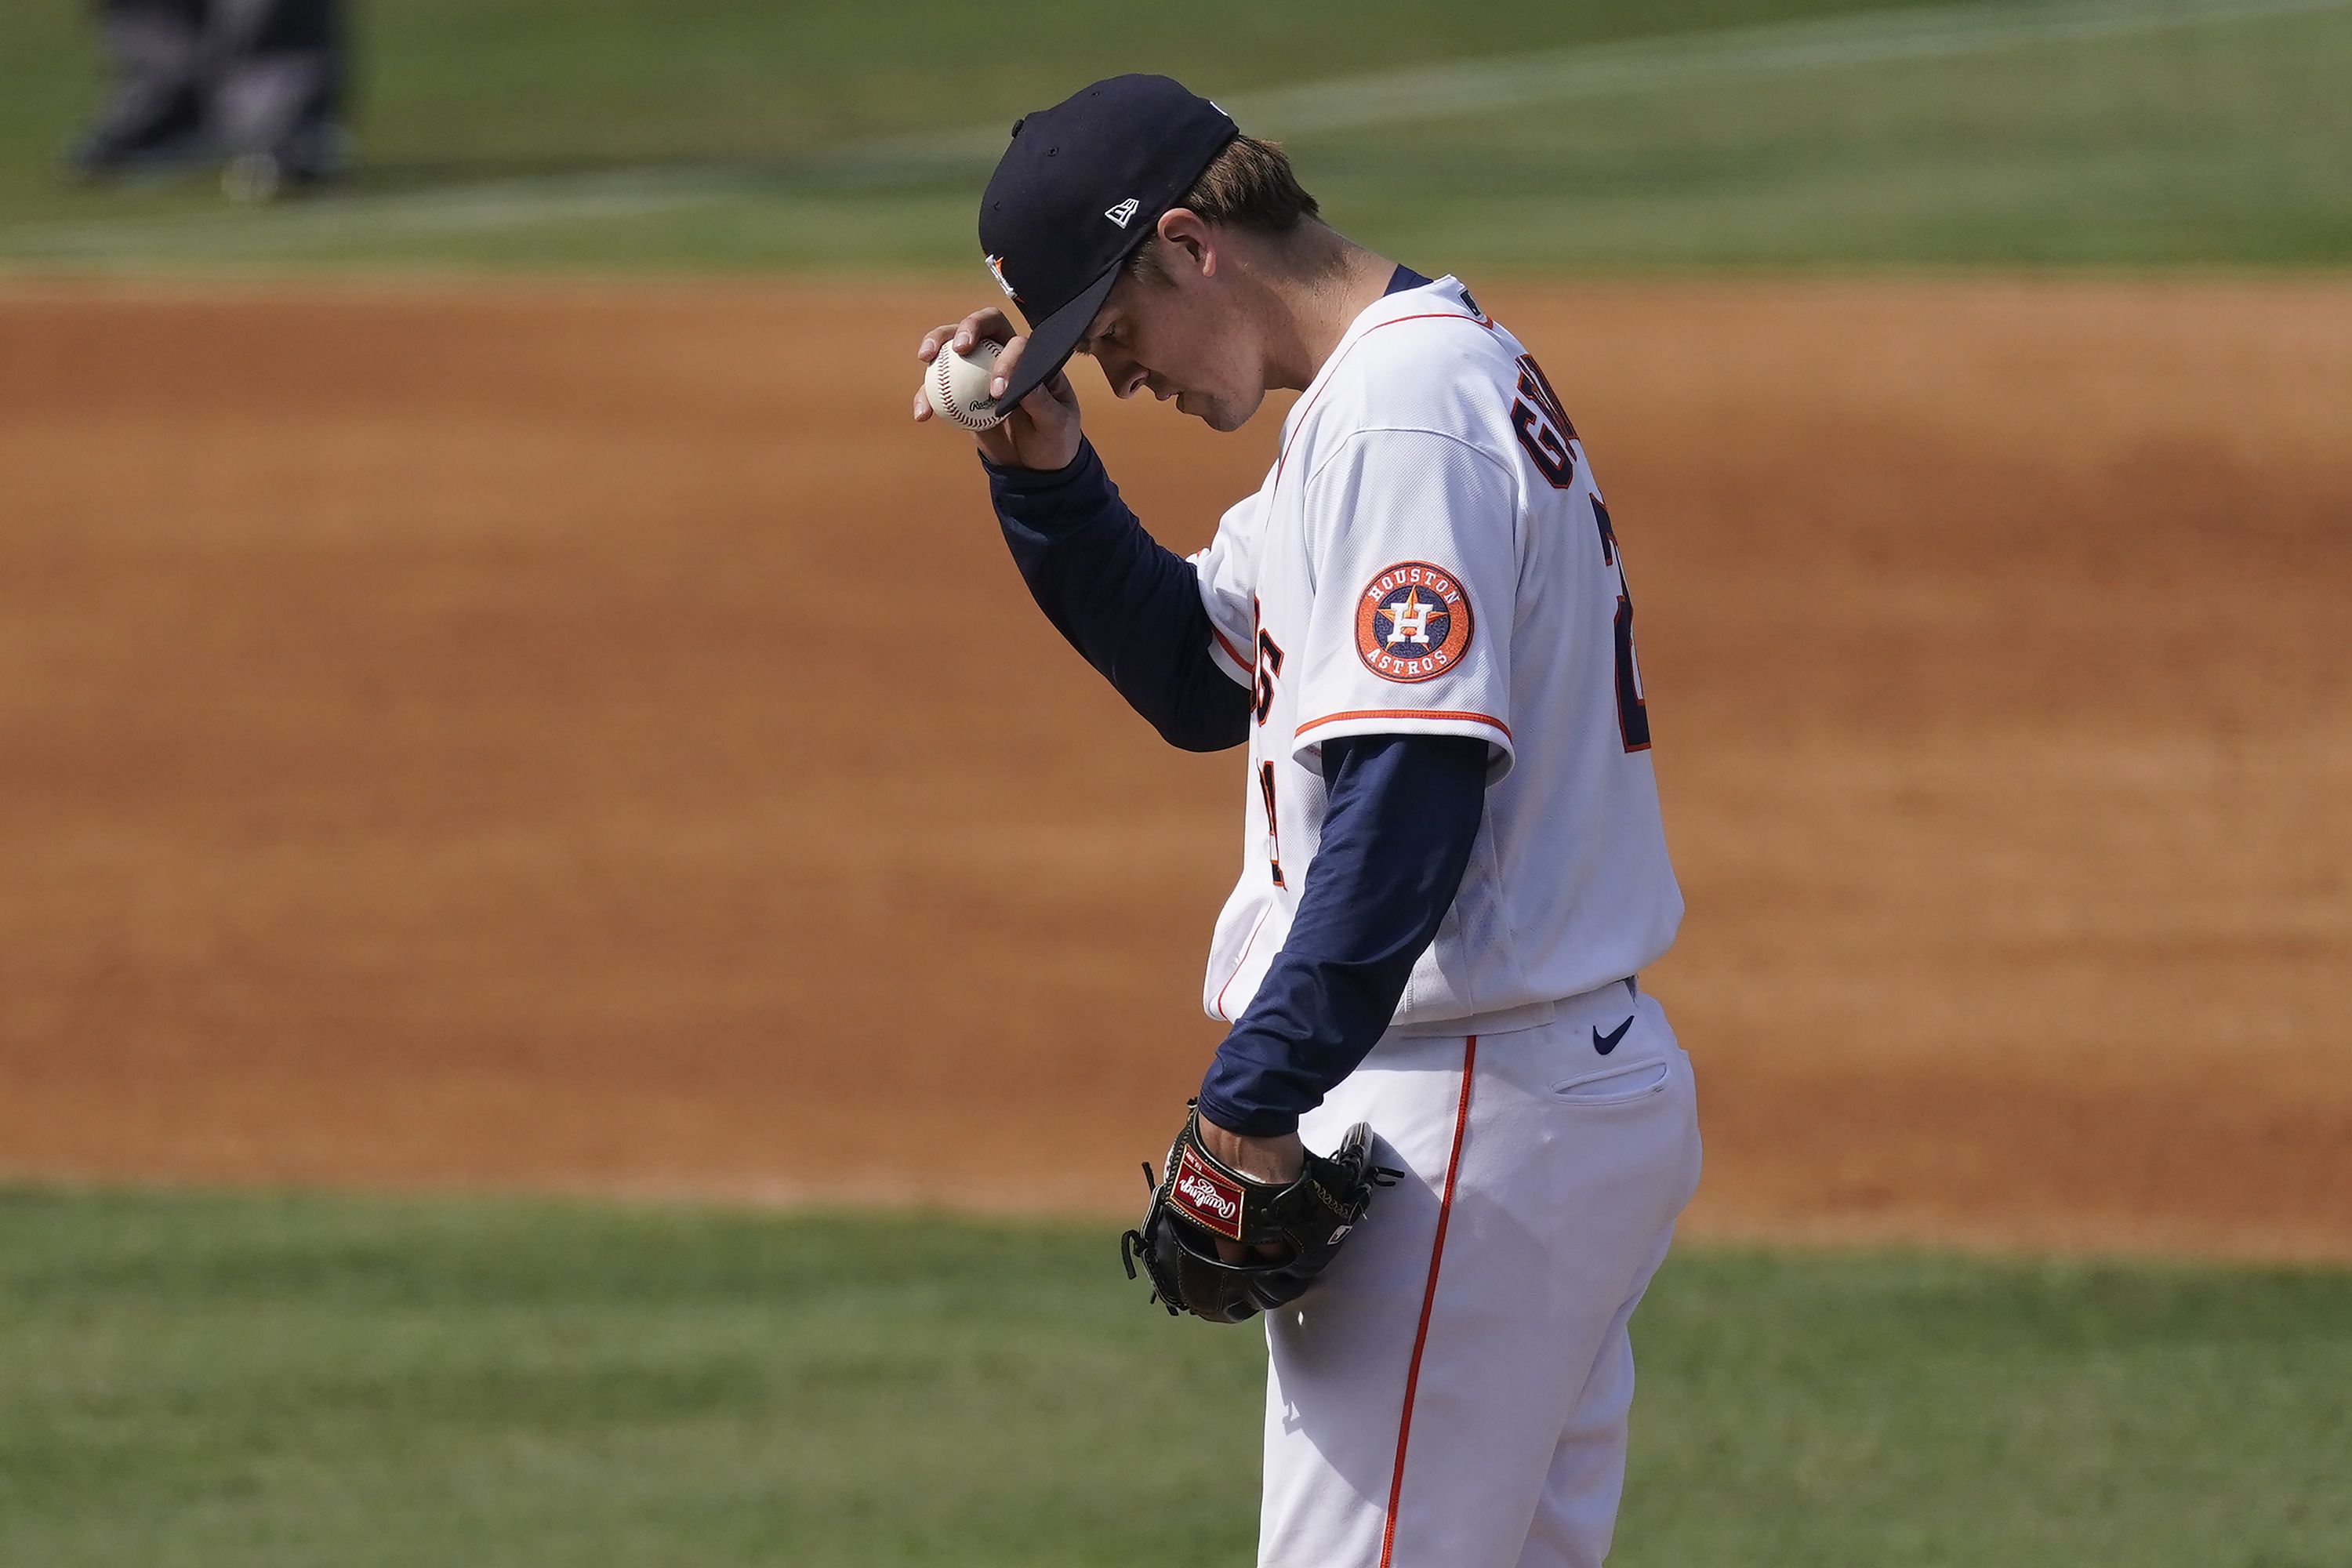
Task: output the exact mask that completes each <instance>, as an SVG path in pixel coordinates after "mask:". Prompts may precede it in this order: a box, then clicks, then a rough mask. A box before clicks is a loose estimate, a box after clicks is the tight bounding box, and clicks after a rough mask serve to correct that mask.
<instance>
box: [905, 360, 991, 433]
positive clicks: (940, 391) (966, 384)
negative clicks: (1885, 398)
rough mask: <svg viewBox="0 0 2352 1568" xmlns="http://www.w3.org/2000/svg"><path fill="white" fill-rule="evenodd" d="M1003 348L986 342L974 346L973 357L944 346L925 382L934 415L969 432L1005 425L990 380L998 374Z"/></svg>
mask: <svg viewBox="0 0 2352 1568" xmlns="http://www.w3.org/2000/svg"><path fill="white" fill-rule="evenodd" d="M999 348H1000V345H998V344H996V343H992V342H988V341H987V340H986V339H982V340H981V341H980V342H976V343H974V344H972V345H971V353H969V354H960V353H956V351H955V349H954V348H953V346H952V345H950V344H944V343H943V344H941V345H940V352H939V353H938V355H937V356H936V357H935V358H933V359H932V361H931V374H929V375H927V376H925V377H924V378H923V396H924V398H925V400H926V401H928V402H929V404H930V405H931V412H932V413H934V414H936V415H938V416H940V418H942V419H947V420H951V421H953V422H954V423H956V424H958V425H961V426H963V427H964V428H965V429H967V430H986V429H989V428H991V427H992V426H997V425H1000V424H1002V423H1003V421H1004V416H1003V414H1002V413H1000V412H998V410H997V407H996V402H995V399H993V398H992V397H990V396H989V395H988V378H989V377H990V375H992V374H994V372H995V368H996V356H997V353H998V352H999Z"/></svg>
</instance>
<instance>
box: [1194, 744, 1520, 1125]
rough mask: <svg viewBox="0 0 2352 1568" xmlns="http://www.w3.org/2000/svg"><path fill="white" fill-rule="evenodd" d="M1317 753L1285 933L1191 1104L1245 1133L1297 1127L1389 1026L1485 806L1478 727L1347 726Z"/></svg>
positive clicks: (1465, 863) (1457, 884)
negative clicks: (1301, 861) (1412, 731)
mask: <svg viewBox="0 0 2352 1568" xmlns="http://www.w3.org/2000/svg"><path fill="white" fill-rule="evenodd" d="M1322 761H1323V777H1324V783H1325V787H1326V788H1327V789H1328V792H1329V806H1328V812H1327V814H1326V816H1325V817H1324V820H1323V836H1322V839H1321V842H1320V843H1319V844H1318V846H1317V847H1316V850H1315V857H1314V858H1313V859H1312V860H1311V861H1309V862H1308V864H1307V885H1306V887H1305V888H1304V889H1301V890H1300V893H1299V898H1298V912H1297V916H1296V918H1294V919H1293V920H1292V921H1291V925H1290V935H1289V937H1288V939H1287V940H1286V941H1285V942H1283V944H1282V951H1281V952H1278V953H1276V955H1275V959H1274V963H1272V965H1271V966H1269V967H1268V969H1267V970H1266V974H1265V980H1264V981H1263V982H1262V983H1260V984H1259V986H1258V989H1257V994H1256V995H1255V997H1254V998H1252V999H1251V1002H1250V1005H1249V1007H1248V1009H1247V1010H1246V1011H1244V1013H1243V1014H1242V1016H1241V1017H1240V1018H1238V1019H1237V1020H1235V1021H1234V1026H1233V1029H1232V1031H1231V1032H1230V1033H1228V1034H1227V1035H1226V1036H1225V1038H1224V1043H1223V1045H1221V1046H1219V1047H1217V1055H1216V1059H1215V1060H1214V1061H1213V1062H1211V1063H1210V1066H1209V1072H1208V1076H1207V1078H1206V1079H1204V1080H1203V1081H1202V1085H1201V1113H1202V1115H1203V1116H1206V1117H1207V1118H1208V1119H1209V1120H1210V1121H1213V1122H1215V1123H1216V1124H1217V1125H1218V1126H1220V1127H1223V1128H1224V1129H1226V1130H1227V1131H1233V1132H1240V1133H1243V1134H1245V1135H1247V1136H1249V1137H1253V1138H1273V1137H1279V1136H1280V1135H1282V1134H1284V1133H1286V1132H1294V1131H1297V1129H1298V1118H1299V1116H1300V1115H1301V1114H1302V1113H1304V1112H1306V1111H1308V1110H1313V1109H1314V1108H1315V1107H1316V1106H1318V1105H1320V1104H1321V1103H1323V1097H1324V1096H1325V1095H1327V1094H1328V1093H1329V1092H1330V1091H1331V1089H1333V1088H1334V1087H1335V1086H1336V1085H1337V1084H1338V1083H1339V1080H1340V1079H1344V1078H1346V1077H1347V1076H1348V1075H1349V1073H1351V1072H1353V1071H1355V1070H1356V1066H1357V1064H1358V1063H1360V1062H1361V1061H1362V1060H1363V1059H1364V1057H1365V1055H1366V1054H1367V1053H1368V1052H1370V1050H1371V1048H1372V1047H1373V1046H1374V1045H1376V1044H1377V1043H1379V1040H1380V1037H1381V1035H1382V1034H1384V1033H1386V1032H1387V1030H1388V1026H1389V1022H1390V1020H1391V1018H1393V1017H1394V1016H1396V1007H1397V1000H1398V998H1400V997H1402V995H1403V994H1404V987H1405V983H1406V982H1407V981H1408V980H1410V979H1411V978H1412V966H1413V964H1414V963H1417V962H1418V961H1419V960H1420V958H1421V955H1422V953H1423V951H1425V950H1426V949H1427V948H1428V946H1429V944H1430V942H1432V941H1433V940H1434V939H1435V938H1436V935H1437V928H1438V926H1439V925H1440V923H1442V922H1443V921H1444V919H1445V911H1446V910H1449V909H1451V908H1453V907H1454V895H1455V894H1456V893H1458V892H1460V891H1461V889H1462V877H1463V873H1464V872H1465V870H1466V869H1467V868H1468V867H1469V864H1470V851H1471V847H1472V846H1473V845H1474V844H1475V843H1476V841H1477V837H1478V825H1479V821H1480V819H1481V817H1482V816H1483V815H1484V813H1485V810H1486V742H1484V741H1483V740H1479V739H1476V738H1475V737H1469V736H1456V735H1358V736H1349V737H1344V738H1340V739H1336V740H1333V741H1329V742H1326V743H1325V744H1324V747H1323V759H1322Z"/></svg>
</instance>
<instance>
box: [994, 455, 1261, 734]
mask: <svg viewBox="0 0 2352 1568" xmlns="http://www.w3.org/2000/svg"><path fill="white" fill-rule="evenodd" d="M981 464H982V467H983V468H986V469H987V470H988V493H989V499H990V500H992V501H993V502H994V503H995V507H996V521H997V523H998V524H999V526H1001V527H1002V528H1003V530H1004V542H1005V543H1006V544H1007V545H1008V546H1010V547H1011V549H1012V551H1013V564H1014V565H1015V566H1017V567H1019V568H1020V570H1021V576H1022V580H1023V581H1024V582H1025V583H1027V584H1029V593H1030V595H1031V596H1032V597H1033V598H1034V599H1035V600H1036V601H1037V607H1038V608H1039V609H1041V610H1043V611H1045V618H1046V619H1047V620H1049V621H1051V622H1053V623H1054V629H1055V630H1056V631H1058V632H1060V633H1061V634H1062V636H1063V637H1066V638H1067V639H1069V643H1070V646H1071V647H1075V648H1076V649H1077V650H1078V652H1079V653H1081V654H1082V655H1084V656H1085V657H1086V660H1087V663H1088V664H1091V665H1093V666H1094V667H1095V668H1097V670H1099V671H1101V672H1102V675H1103V678H1104V679H1107V680H1108V681H1109V682H1110V683H1111V685H1112V686H1113V687H1115V688H1117V689H1118V694H1119V695H1120V696H1121V697H1124V698H1126V699H1127V702H1128V706H1129V707H1131V708H1133V709H1134V710H1136V711H1137V712H1138V713H1140V714H1142V715H1143V716H1144V718H1146V719H1148V720H1150V722H1151V726H1152V728H1154V729H1156V730H1158V731H1160V734H1161V736H1162V737H1164V738H1165V739H1166V740H1167V741H1168V742H1169V743H1170V744H1171V745H1176V746H1181V747H1182V748H1183V749H1184V750H1186V751H1188V752H1221V751H1223V750H1224V749H1225V748H1227V747H1228V746H1238V745H1240V744H1241V743H1242V742H1244V740H1246V739H1248V738H1249V716H1250V692H1249V689H1248V688H1247V687H1245V686H1244V685H1242V684H1241V683H1240V682H1239V681H1237V680H1235V679H1234V678H1233V677H1232V676H1231V675H1228V674H1227V673H1226V672H1225V671H1224V670H1223V668H1221V667H1220V666H1219V665H1218V664H1217V662H1216V661H1215V659H1214V658H1212V657H1211V656H1210V653H1209V646H1210V642H1211V639H1212V638H1213V637H1214V636H1215V635H1216V633H1215V629H1214V628H1213V626H1212V625H1211V624H1210V621H1209V611H1208V607H1207V606H1206V605H1203V604H1202V602H1201V586H1200V574H1198V573H1197V572H1195V571H1194V570H1193V567H1192V563H1191V562H1190V561H1187V560H1185V559H1184V558H1183V557H1182V556H1181V555H1179V554H1177V553H1176V552H1173V551H1171V550H1170V549H1168V548H1167V547H1165V546H1164V545H1162V544H1160V542H1159V541H1157V540H1155V539H1153V538H1152V537H1151V535H1150V534H1149V533H1147V532H1145V531H1144V530H1143V525H1142V524H1141V523H1139V522H1138V521H1136V519H1135V514H1134V513H1133V512H1131V511H1129V510H1128V509H1127V504H1126V503H1125V502H1124V501H1122V500H1119V499H1118V486H1116V485H1114V484H1112V483H1111V481H1110V475H1109V474H1108V472H1107V471H1106V470H1105V469H1104V468H1103V465H1102V459H1101V458H1097V456H1096V455H1095V448H1094V444H1093V443H1092V442H1090V441H1089V442H1081V443H1080V444H1079V447H1078V455H1077V457H1076V458H1074V459H1072V461H1071V462H1070V465H1069V467H1067V468H1057V469H1055V470H1053V471H1051V472H1045V471H1040V470H1038V469H1034V468H1003V467H1000V466H998V465H997V464H995V463H992V462H989V461H988V459H986V458H982V459H981Z"/></svg>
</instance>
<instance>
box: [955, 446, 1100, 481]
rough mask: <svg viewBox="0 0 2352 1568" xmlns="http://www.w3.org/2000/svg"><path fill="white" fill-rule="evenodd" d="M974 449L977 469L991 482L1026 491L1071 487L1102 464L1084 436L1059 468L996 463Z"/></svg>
mask: <svg viewBox="0 0 2352 1568" xmlns="http://www.w3.org/2000/svg"><path fill="white" fill-rule="evenodd" d="M973 450H974V451H975V452H979V453H980V466H981V467H982V468H985V469H986V470H987V471H988V475H989V478H990V479H1003V480H1007V481H1009V482H1011V483H1013V484H1015V485H1018V486H1019V487H1020V488H1021V489H1024V490H1029V491H1036V490H1041V489H1059V488H1060V487H1061V486H1063V485H1067V484H1073V483H1075V482H1076V481H1077V480H1078V479H1081V478H1083V477H1085V475H1086V473H1087V469H1088V468H1094V467H1099V466H1100V464H1101V462H1102V459H1101V458H1098V457H1097V456H1096V455H1095V447H1094V443H1093V442H1091V441H1089V440H1087V438H1086V437H1084V436H1081V437H1078V444H1077V446H1076V447H1075V448H1074V449H1073V450H1072V451H1071V453H1070V457H1069V460H1068V461H1066V462H1065V463H1063V464H1062V465H1061V466H1060V467H1059V468H1032V467H1031V466H1030V465H1028V464H1026V463H1023V462H1019V461H1013V462H999V461H998V460H997V459H996V458H992V457H990V456H989V455H988V454H987V453H986V452H984V451H980V448H978V447H974V448H973Z"/></svg>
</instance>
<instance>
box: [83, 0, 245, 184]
mask: <svg viewBox="0 0 2352 1568" xmlns="http://www.w3.org/2000/svg"><path fill="white" fill-rule="evenodd" d="M209 8H210V7H209V5H207V0H100V3H99V5H98V7H97V9H98V22H99V31H100V35H101V37H103V38H104V40H105V44H106V52H107V55H108V57H109V58H110V61H111V63H112V65H113V68H114V89H113V91H112V92H111V93H110V95H109V96H108V99H107V101H106V106H105V107H104V108H103V109H102V110H100V111H99V116H98V119H97V120H96V121H95V122H94V123H93V124H92V125H91V127H90V129H89V132H88V133H87V134H86V135H85V136H84V137H83V138H82V140H81V141H80V142H79V143H77V144H76V145H75V146H74V148H73V149H72V151H71V153H69V154H68V157H69V159H70V161H71V162H72V163H74V164H75V165H76V166H78V167H79V169H81V170H82V171H83V172H84V173H86V174H110V173H116V172H120V171H122V170H126V169H131V168H135V167H137V166H139V165H140V164H142V163H151V162H158V161H163V160H168V159H171V158H184V157H188V156H192V155H194V154H195V153H197V152H198V151H199V150H200V140H201V136H202V133H203V132H204V129H205V99H206V93H205V78H206V74H207V64H208V55H207V48H208V44H207V40H206V37H205V31H206V27H205V23H206V12H207V11H208V10H209Z"/></svg>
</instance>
